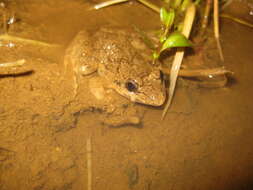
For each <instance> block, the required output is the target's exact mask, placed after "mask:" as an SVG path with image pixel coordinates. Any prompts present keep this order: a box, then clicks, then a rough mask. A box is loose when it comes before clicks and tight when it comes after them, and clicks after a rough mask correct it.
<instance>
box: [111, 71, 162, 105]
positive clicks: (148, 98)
mask: <svg viewBox="0 0 253 190" xmlns="http://www.w3.org/2000/svg"><path fill="white" fill-rule="evenodd" d="M116 91H117V92H118V93H119V94H121V95H123V96H125V97H127V98H129V99H130V100H131V101H133V102H138V103H141V104H146V105H152V106H161V105H162V104H163V103H164V102H165V99H166V90H165V85H164V80H163V75H162V73H161V72H160V70H158V69H157V70H153V71H152V72H150V73H148V74H146V75H144V76H140V77H133V78H128V79H126V80H124V82H123V83H121V84H120V87H119V86H118V88H116Z"/></svg>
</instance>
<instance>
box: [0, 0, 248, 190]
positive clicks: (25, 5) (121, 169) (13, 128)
mask: <svg viewBox="0 0 253 190" xmlns="http://www.w3.org/2000/svg"><path fill="white" fill-rule="evenodd" d="M91 4H92V2H88V3H83V1H71V2H70V1H67V0H65V1H60V0H59V1H58V0H54V1H28V0H27V1H22V2H21V1H16V2H15V3H13V4H11V5H10V9H11V10H14V11H15V12H16V15H17V16H18V18H20V19H21V22H20V23H17V25H16V26H15V25H14V26H13V27H12V28H10V31H9V32H10V33H11V34H15V35H18V36H21V37H25V38H29V39H36V40H42V41H45V42H48V43H50V44H58V45H60V46H61V47H57V48H55V47H54V48H52V47H50V48H45V47H38V46H37V45H27V44H16V46H15V48H13V49H10V48H6V47H1V56H0V60H1V62H6V61H13V60H17V59H26V61H27V62H26V66H27V70H33V72H31V73H30V74H28V75H20V76H16V77H13V76H12V77H3V78H1V80H0V97H1V98H0V102H1V103H0V105H1V106H0V189H3V190H15V189H19V190H20V189H21V190H22V189H24V190H28V189H31V190H32V189H34V190H39V189H52V190H53V189H75V190H81V189H87V173H88V171H87V149H86V142H87V138H88V137H91V141H92V142H91V145H92V153H91V154H92V189H145V190H152V189H164V190H165V189H166V190H167V189H250V188H251V185H252V180H253V173H252V171H253V170H252V169H253V162H252V161H253V151H252V143H253V142H252V138H253V134H252V125H253V118H252V113H253V104H252V95H253V89H252V87H251V85H252V82H251V81H252V80H253V75H252V69H253V66H252V64H251V62H252V60H253V54H252V51H253V47H252V44H253V38H252V34H253V30H252V29H249V28H246V27H244V26H241V25H238V24H236V23H233V22H231V21H228V20H222V21H223V22H222V24H223V25H222V33H221V37H222V46H223V50H224V57H225V63H224V64H225V66H226V67H227V68H229V69H230V70H232V71H234V72H235V76H234V78H233V79H231V80H230V81H229V84H228V86H226V87H224V88H219V89H204V88H191V87H189V86H184V85H179V87H178V89H177V92H176V96H175V99H174V102H173V105H172V107H171V110H170V111H169V113H168V115H167V117H166V118H165V119H164V121H161V120H160V116H161V111H162V110H161V109H158V108H152V107H146V106H140V105H138V107H139V108H140V109H141V110H142V111H143V113H144V116H143V124H142V126H141V127H130V126H126V127H120V128H111V127H108V126H105V125H102V124H101V123H100V122H98V118H99V117H100V115H101V113H99V112H92V111H87V110H86V111H83V112H82V111H80V110H81V107H82V105H81V103H83V104H85V102H82V101H83V100H82V99H81V98H79V100H80V102H79V103H80V104H74V105H71V106H70V104H71V99H70V98H71V97H70V96H71V95H72V91H71V90H72V83H71V79H65V84H64V85H63V84H62V83H60V80H59V78H60V77H61V74H60V73H61V72H60V71H61V68H62V62H63V54H64V49H65V47H66V46H67V44H68V43H69V42H70V41H71V39H72V38H73V37H74V35H75V34H76V33H77V32H78V31H79V30H81V29H83V28H93V27H94V28H95V27H100V26H103V25H107V24H111V25H121V26H122V25H123V26H127V25H131V24H135V25H138V26H139V27H141V28H143V29H144V30H148V29H154V28H156V27H157V24H155V23H157V22H158V16H157V15H156V14H154V13H153V12H152V11H150V10H148V9H146V8H145V7H143V6H141V5H139V4H137V3H133V4H125V5H124V6H115V7H111V8H107V9H104V10H99V11H88V9H89V7H90V5H91ZM147 20H148V21H149V22H147ZM21 23H22V24H21ZM85 100H87V99H85ZM70 107H71V108H70Z"/></svg>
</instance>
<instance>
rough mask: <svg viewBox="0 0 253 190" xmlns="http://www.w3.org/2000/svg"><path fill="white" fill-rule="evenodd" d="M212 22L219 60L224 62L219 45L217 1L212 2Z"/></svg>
mask: <svg viewBox="0 0 253 190" xmlns="http://www.w3.org/2000/svg"><path fill="white" fill-rule="evenodd" d="M213 21H214V36H215V39H216V42H217V48H218V51H219V54H220V58H221V60H222V61H224V57H223V53H222V48H221V44H220V34H219V2H218V0H214V5H213Z"/></svg>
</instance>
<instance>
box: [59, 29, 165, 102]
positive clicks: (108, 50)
mask: <svg viewBox="0 0 253 190" xmlns="http://www.w3.org/2000/svg"><path fill="white" fill-rule="evenodd" d="M150 56H151V52H150V51H149V50H148V48H147V47H146V46H145V44H144V42H143V41H142V39H141V38H140V36H139V34H138V33H136V32H134V31H133V30H129V29H120V28H111V27H106V28H101V29H99V30H96V31H93V32H88V31H80V32H79V33H78V34H77V36H76V37H75V38H74V40H73V41H72V42H71V44H70V45H69V47H68V48H67V50H66V54H65V59H64V65H65V67H66V68H67V67H69V66H71V67H72V68H74V74H75V90H76V92H77V89H78V85H79V80H80V78H81V77H82V76H85V75H89V74H91V73H94V72H97V73H98V75H99V76H100V77H102V78H104V80H105V81H106V83H107V85H108V87H109V88H112V89H114V90H116V91H117V92H118V93H119V94H120V95H122V96H124V97H127V98H128V99H130V100H131V101H133V102H138V103H142V104H147V105H153V106H160V105H162V104H163V103H164V101H165V98H166V93H165V87H164V83H163V80H162V78H161V73H160V70H159V69H158V68H156V67H155V66H153V65H152V64H151V57H150Z"/></svg>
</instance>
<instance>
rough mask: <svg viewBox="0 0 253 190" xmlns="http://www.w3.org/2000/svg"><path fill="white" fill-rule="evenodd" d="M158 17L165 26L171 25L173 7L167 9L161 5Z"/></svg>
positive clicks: (173, 17)
mask: <svg viewBox="0 0 253 190" xmlns="http://www.w3.org/2000/svg"><path fill="white" fill-rule="evenodd" d="M160 19H161V21H162V23H163V24H164V25H165V26H166V27H171V26H172V24H173V22H174V19H175V11H174V10H173V9H170V10H169V11H167V10H166V9H165V8H164V7H162V8H161V9H160Z"/></svg>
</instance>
